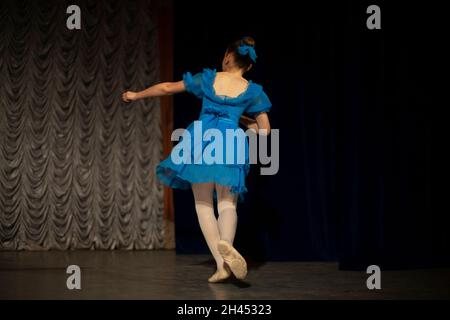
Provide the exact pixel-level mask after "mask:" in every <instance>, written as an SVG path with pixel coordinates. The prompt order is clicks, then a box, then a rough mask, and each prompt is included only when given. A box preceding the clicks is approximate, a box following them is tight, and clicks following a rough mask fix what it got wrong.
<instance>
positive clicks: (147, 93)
mask: <svg viewBox="0 0 450 320" xmlns="http://www.w3.org/2000/svg"><path fill="white" fill-rule="evenodd" d="M185 90H186V88H185V86H184V81H183V80H181V81H177V82H161V83H158V84H155V85H154V86H151V87H149V88H147V89H145V90H142V91H139V92H133V91H127V92H124V93H123V94H122V99H123V101H125V102H130V101H133V100H137V99H142V98H147V97H160V96H168V95H171V94H174V93H179V92H183V91H185Z"/></svg>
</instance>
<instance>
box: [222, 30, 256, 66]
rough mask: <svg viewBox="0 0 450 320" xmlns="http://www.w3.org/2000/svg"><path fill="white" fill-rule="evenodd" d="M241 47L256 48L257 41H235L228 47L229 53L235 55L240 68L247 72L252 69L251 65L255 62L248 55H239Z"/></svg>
mask: <svg viewBox="0 0 450 320" xmlns="http://www.w3.org/2000/svg"><path fill="white" fill-rule="evenodd" d="M241 45H248V46H251V47H255V40H253V38H252V37H244V38H242V39H239V40H236V41H233V42H232V43H231V44H230V45H229V46H228V48H227V52H231V53H233V55H234V60H235V62H236V65H237V66H238V67H239V68H242V69H245V70H247V69H248V67H250V65H251V64H253V61H252V59H250V56H249V55H248V54H246V55H245V56H243V55H241V54H239V52H238V47H239V46H241Z"/></svg>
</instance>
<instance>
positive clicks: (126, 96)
mask: <svg viewBox="0 0 450 320" xmlns="http://www.w3.org/2000/svg"><path fill="white" fill-rule="evenodd" d="M136 96H137V94H136V92H133V91H127V92H124V93H123V94H122V99H123V101H125V102H130V101H133V100H136Z"/></svg>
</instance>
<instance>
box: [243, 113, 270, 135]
mask: <svg viewBox="0 0 450 320" xmlns="http://www.w3.org/2000/svg"><path fill="white" fill-rule="evenodd" d="M239 120H240V123H241V124H242V125H244V126H245V127H247V128H249V129H253V130H255V131H256V132H257V133H259V134H262V135H268V134H269V133H270V122H269V116H268V115H267V113H266V112H261V113H259V114H258V115H257V116H256V118H255V119H252V118H250V117H247V116H244V115H242V116H241V118H240V119H239Z"/></svg>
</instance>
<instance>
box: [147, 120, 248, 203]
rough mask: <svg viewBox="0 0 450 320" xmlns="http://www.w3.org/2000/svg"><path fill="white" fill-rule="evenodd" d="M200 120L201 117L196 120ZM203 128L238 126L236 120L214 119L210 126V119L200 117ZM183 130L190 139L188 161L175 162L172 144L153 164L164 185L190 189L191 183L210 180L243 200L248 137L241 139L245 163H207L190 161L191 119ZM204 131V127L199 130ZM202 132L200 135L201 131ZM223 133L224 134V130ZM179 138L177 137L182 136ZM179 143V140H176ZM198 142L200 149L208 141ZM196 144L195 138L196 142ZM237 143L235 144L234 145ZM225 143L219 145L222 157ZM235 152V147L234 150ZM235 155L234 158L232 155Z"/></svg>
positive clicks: (192, 125) (192, 129)
mask: <svg viewBox="0 0 450 320" xmlns="http://www.w3.org/2000/svg"><path fill="white" fill-rule="evenodd" d="M198 121H199V122H201V121H202V120H201V119H200V120H198ZM202 126H203V129H204V130H206V129H208V128H214V129H219V130H221V131H222V132H224V131H225V129H227V128H233V129H236V128H238V127H237V126H236V124H232V125H230V124H229V123H227V122H221V121H220V122H217V121H216V122H215V123H214V126H212V124H211V121H203V122H202ZM186 130H187V131H188V132H189V133H190V139H191V143H192V148H191V159H192V161H191V162H190V163H178V162H179V161H177V163H175V162H174V161H173V158H172V154H173V153H174V152H175V148H174V149H173V150H172V153H171V155H170V156H169V157H167V158H166V159H164V160H163V161H162V162H160V163H159V165H158V166H157V168H156V174H157V176H158V178H159V179H160V180H161V181H162V182H163V183H164V184H165V185H167V186H169V187H171V188H178V189H190V188H191V187H192V186H191V184H192V183H206V182H210V183H211V182H212V183H216V184H218V185H222V186H226V187H230V191H231V193H238V194H239V198H238V200H239V202H242V201H243V200H244V193H246V192H247V188H246V186H245V179H246V177H247V175H248V172H249V169H250V165H249V161H248V141H247V138H245V139H244V143H245V149H244V150H245V163H243V164H240V163H238V162H237V160H236V161H233V163H231V164H229V163H225V161H223V163H220V164H218V163H211V164H206V163H202V164H198V163H195V162H194V161H193V159H194V158H195V156H194V146H195V143H194V137H193V136H194V123H192V124H191V125H189V127H188V128H186ZM203 132H204V131H203ZM203 132H202V135H203ZM224 136H225V134H224ZM183 138H184V137H182V139H183ZM182 139H181V140H182ZM180 143H181V142H180ZM200 143H201V151H202V153H203V151H204V150H205V148H206V147H207V146H208V144H209V143H210V142H209V141H203V140H202V141H200ZM197 144H198V142H197ZM238 147H239V146H236V149H235V150H237V148H238ZM225 153H226V146H224V149H223V157H224V159H225V158H226V154H225ZM235 155H237V151H236V152H235ZM235 159H237V158H235ZM214 198H215V199H216V198H217V195H216V193H215V192H214Z"/></svg>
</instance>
